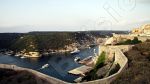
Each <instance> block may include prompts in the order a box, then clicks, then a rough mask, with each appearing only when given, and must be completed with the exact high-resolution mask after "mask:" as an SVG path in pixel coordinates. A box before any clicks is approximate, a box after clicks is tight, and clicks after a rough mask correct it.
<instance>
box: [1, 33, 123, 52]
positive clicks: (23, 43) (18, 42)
mask: <svg viewBox="0 0 150 84" xmlns="http://www.w3.org/2000/svg"><path fill="white" fill-rule="evenodd" d="M112 33H125V31H83V32H29V33H1V34H0V49H9V50H12V51H15V52H19V51H23V50H25V51H27V52H29V51H32V52H34V51H38V52H45V51H53V50H70V51H72V50H74V49H75V48H79V47H81V46H87V45H90V44H95V42H96V39H97V38H99V37H101V38H103V37H105V36H106V35H107V36H111V35H112Z"/></svg>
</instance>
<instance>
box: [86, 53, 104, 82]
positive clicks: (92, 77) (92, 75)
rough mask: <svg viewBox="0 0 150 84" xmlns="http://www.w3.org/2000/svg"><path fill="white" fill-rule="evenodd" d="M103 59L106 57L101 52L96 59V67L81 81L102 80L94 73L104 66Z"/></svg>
mask: <svg viewBox="0 0 150 84" xmlns="http://www.w3.org/2000/svg"><path fill="white" fill-rule="evenodd" d="M105 57H106V53H105V52H104V51H103V52H102V53H101V55H100V56H99V57H98V60H97V62H96V65H95V66H94V69H93V70H91V71H90V72H89V73H87V76H86V77H84V78H83V80H87V81H91V80H96V79H99V78H102V77H98V76H97V74H96V72H97V71H98V69H99V68H101V67H103V66H104V63H105Z"/></svg>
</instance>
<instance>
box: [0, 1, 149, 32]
mask: <svg viewBox="0 0 150 84" xmlns="http://www.w3.org/2000/svg"><path fill="white" fill-rule="evenodd" d="M149 10H150V0H82V1H81V0H61V1H60V0H59V1H58V0H0V18H1V19H0V33H4V32H22V33H23V32H30V31H88V30H131V29H133V28H136V27H139V26H141V25H143V24H147V23H150V19H149V18H150V15H149V14H150V11H149Z"/></svg>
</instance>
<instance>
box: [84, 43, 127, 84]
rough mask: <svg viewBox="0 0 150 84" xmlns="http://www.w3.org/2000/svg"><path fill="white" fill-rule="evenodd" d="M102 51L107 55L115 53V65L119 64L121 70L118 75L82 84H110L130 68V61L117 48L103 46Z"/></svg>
mask: <svg viewBox="0 0 150 84" xmlns="http://www.w3.org/2000/svg"><path fill="white" fill-rule="evenodd" d="M102 51H105V52H106V53H109V52H115V63H118V64H119V65H120V67H121V68H120V69H119V71H118V72H117V73H115V74H113V75H111V76H108V77H106V78H103V79H98V80H94V81H89V82H83V83H82V84H110V83H111V82H112V81H114V80H115V79H116V78H117V77H119V76H120V75H121V73H122V72H123V71H124V70H125V69H126V68H127V67H128V59H127V58H126V56H125V55H124V54H123V53H122V51H121V50H120V49H119V48H118V47H117V46H101V51H100V52H102Z"/></svg>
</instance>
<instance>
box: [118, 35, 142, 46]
mask: <svg viewBox="0 0 150 84" xmlns="http://www.w3.org/2000/svg"><path fill="white" fill-rule="evenodd" d="M138 43H141V41H140V40H138V38H137V37H134V39H133V40H131V39H128V40H126V41H123V42H120V43H118V44H117V45H129V44H138Z"/></svg>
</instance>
